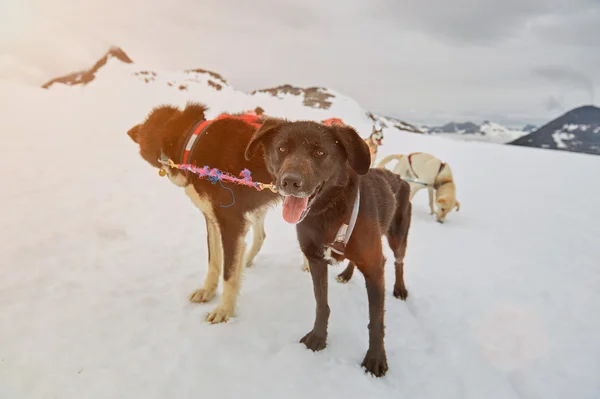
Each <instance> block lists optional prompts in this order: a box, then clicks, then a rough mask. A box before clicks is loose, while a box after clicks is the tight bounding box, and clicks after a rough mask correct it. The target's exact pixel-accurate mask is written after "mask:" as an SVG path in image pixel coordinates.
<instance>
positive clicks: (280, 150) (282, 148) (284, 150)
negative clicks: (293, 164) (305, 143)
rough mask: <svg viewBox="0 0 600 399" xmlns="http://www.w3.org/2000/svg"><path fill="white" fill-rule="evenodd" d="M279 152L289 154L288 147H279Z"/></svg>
mask: <svg viewBox="0 0 600 399" xmlns="http://www.w3.org/2000/svg"><path fill="white" fill-rule="evenodd" d="M277 150H278V151H279V152H287V147H279V148H278V149H277Z"/></svg>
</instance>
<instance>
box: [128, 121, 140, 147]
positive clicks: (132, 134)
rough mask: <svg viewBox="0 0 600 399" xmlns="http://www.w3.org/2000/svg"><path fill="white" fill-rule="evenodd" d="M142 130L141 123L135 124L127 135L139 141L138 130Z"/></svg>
mask: <svg viewBox="0 0 600 399" xmlns="http://www.w3.org/2000/svg"><path fill="white" fill-rule="evenodd" d="M139 130H140V125H135V126H134V127H132V128H131V129H129V130H128V131H127V135H128V136H129V137H131V140H133V141H134V142H136V143H137V142H138V132H139Z"/></svg>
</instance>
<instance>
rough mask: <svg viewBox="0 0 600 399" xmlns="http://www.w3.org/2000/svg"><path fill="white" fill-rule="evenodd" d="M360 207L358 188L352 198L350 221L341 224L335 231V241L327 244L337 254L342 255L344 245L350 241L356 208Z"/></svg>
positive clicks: (356, 214) (354, 223) (344, 249)
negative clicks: (354, 196) (352, 205)
mask: <svg viewBox="0 0 600 399" xmlns="http://www.w3.org/2000/svg"><path fill="white" fill-rule="evenodd" d="M359 208H360V188H359V189H358V191H357V192H356V198H355V199H354V208H353V209H352V215H350V223H349V224H345V223H344V224H342V227H340V229H339V230H338V232H337V235H336V236H335V241H334V242H333V244H331V245H330V246H329V248H330V249H331V251H332V252H335V253H336V254H338V255H344V252H345V251H346V245H347V244H348V241H350V237H351V236H352V231H353V230H354V226H355V225H356V218H357V217H358V210H359Z"/></svg>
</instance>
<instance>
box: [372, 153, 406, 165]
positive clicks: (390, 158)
mask: <svg viewBox="0 0 600 399" xmlns="http://www.w3.org/2000/svg"><path fill="white" fill-rule="evenodd" d="M402 158H404V155H403V154H391V155H388V156H387V157H384V158H383V159H382V160H381V161H379V163H378V164H377V167H378V168H385V166H386V165H387V164H388V163H390V162H392V161H393V160H394V159H395V160H397V161H400V160H401V159H402Z"/></svg>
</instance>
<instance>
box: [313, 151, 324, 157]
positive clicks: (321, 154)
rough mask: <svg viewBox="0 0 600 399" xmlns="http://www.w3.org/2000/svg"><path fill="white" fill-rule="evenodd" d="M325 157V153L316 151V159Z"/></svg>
mask: <svg viewBox="0 0 600 399" xmlns="http://www.w3.org/2000/svg"><path fill="white" fill-rule="evenodd" d="M324 155H325V152H324V151H321V150H317V151H315V157H322V156H324Z"/></svg>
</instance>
